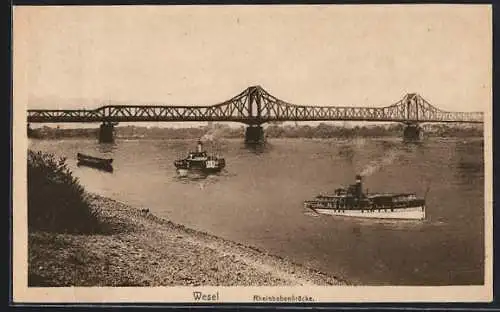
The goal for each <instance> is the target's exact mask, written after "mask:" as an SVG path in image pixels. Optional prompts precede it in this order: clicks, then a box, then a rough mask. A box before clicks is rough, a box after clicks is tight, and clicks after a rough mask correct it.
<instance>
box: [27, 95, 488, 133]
mask: <svg viewBox="0 0 500 312" xmlns="http://www.w3.org/2000/svg"><path fill="white" fill-rule="evenodd" d="M27 121H28V123H72V122H102V123H118V122H153V121H172V122H173V121H206V122H209V121H215V122H217V121H219V122H222V121H231V122H240V123H244V124H247V125H261V124H263V123H266V122H281V121H377V122H401V123H406V124H416V123H429V122H430V123H434V122H437V123H443V122H445V123H483V113H482V112H446V111H442V110H440V109H438V108H436V107H434V106H432V105H431V104H430V103H429V102H427V101H426V100H425V99H423V98H422V97H421V96H420V95H418V94H416V93H410V94H406V95H405V96H404V97H403V98H402V99H401V100H399V101H398V102H396V103H394V104H392V105H390V106H386V107H380V108H372V107H348V106H304V105H296V104H292V103H288V102H285V101H283V100H280V99H278V98H276V97H274V96H272V95H271V94H269V93H268V92H267V91H265V90H264V89H263V88H262V87H260V86H252V87H249V88H247V89H245V90H244V91H243V92H241V93H240V94H238V95H236V96H235V97H233V98H231V99H230V100H227V101H225V102H222V103H219V104H215V105H211V106H157V105H156V106H153V105H151V106H150V105H147V106H134V105H108V106H102V107H100V108H97V109H93V110H86V109H76V110H66V109H62V110H47V109H30V110H28V120H27Z"/></svg>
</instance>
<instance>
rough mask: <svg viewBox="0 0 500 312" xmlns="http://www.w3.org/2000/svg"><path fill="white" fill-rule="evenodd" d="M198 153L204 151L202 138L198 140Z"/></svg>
mask: <svg viewBox="0 0 500 312" xmlns="http://www.w3.org/2000/svg"><path fill="white" fill-rule="evenodd" d="M197 151H198V153H201V152H202V151H203V145H202V143H201V140H198V148H197Z"/></svg>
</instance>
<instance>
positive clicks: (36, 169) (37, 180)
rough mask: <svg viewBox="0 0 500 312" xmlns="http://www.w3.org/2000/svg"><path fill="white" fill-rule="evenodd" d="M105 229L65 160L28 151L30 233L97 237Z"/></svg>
mask: <svg viewBox="0 0 500 312" xmlns="http://www.w3.org/2000/svg"><path fill="white" fill-rule="evenodd" d="M100 229H101V224H100V222H99V219H98V218H97V211H96V210H94V209H93V208H92V207H91V205H90V204H89V202H88V201H87V200H86V199H85V190H84V188H83V187H82V186H81V185H80V183H79V181H78V179H77V178H75V177H73V175H72V172H71V171H70V170H69V168H68V167H67V164H66V160H65V159H64V158H59V159H57V158H56V157H55V156H54V155H52V154H48V153H43V152H34V151H31V150H28V230H29V231H36V230H39V231H48V232H59V233H94V232H97V231H99V230H100Z"/></svg>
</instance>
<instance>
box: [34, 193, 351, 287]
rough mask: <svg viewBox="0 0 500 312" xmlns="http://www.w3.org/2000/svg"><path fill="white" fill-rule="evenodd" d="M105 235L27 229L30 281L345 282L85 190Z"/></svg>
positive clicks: (48, 283)
mask: <svg viewBox="0 0 500 312" xmlns="http://www.w3.org/2000/svg"><path fill="white" fill-rule="evenodd" d="M90 200H91V202H92V204H93V205H95V206H96V207H98V208H99V209H100V210H101V214H102V218H104V219H106V221H108V222H110V223H111V224H112V231H111V232H110V233H109V234H105V235H103V234H100V235H69V234H52V233H39V232H37V233H30V235H29V285H30V286H52V287H55V286H200V285H203V286H292V285H345V284H347V283H346V282H344V281H340V280H338V279H336V278H334V277H331V276H327V275H325V274H323V273H320V272H316V271H312V270H309V269H307V268H305V267H302V266H299V265H296V264H293V263H291V262H289V261H287V260H285V259H282V258H279V257H275V256H272V255H269V254H266V253H264V252H262V251H259V250H257V249H254V248H250V247H246V246H243V245H241V244H238V243H235V242H231V241H227V240H224V239H221V238H218V237H215V236H212V235H209V234H206V233H202V232H198V231H194V230H191V229H188V228H186V227H184V226H182V225H177V224H174V223H172V222H170V221H166V220H163V219H161V218H158V217H156V216H154V215H153V214H151V213H149V212H147V211H143V210H139V209H135V208H133V207H130V206H127V205H125V204H122V203H119V202H117V201H114V200H111V199H108V198H104V197H101V196H97V195H90Z"/></svg>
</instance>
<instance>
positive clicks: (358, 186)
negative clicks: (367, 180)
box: [355, 174, 363, 198]
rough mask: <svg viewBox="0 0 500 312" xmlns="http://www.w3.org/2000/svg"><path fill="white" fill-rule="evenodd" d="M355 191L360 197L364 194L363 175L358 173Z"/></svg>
mask: <svg viewBox="0 0 500 312" xmlns="http://www.w3.org/2000/svg"><path fill="white" fill-rule="evenodd" d="M355 190H356V191H355V192H356V196H357V197H358V198H361V197H362V195H363V183H362V181H361V175H359V174H358V175H356V184H355Z"/></svg>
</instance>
